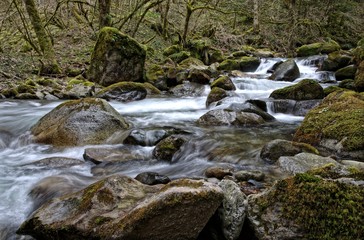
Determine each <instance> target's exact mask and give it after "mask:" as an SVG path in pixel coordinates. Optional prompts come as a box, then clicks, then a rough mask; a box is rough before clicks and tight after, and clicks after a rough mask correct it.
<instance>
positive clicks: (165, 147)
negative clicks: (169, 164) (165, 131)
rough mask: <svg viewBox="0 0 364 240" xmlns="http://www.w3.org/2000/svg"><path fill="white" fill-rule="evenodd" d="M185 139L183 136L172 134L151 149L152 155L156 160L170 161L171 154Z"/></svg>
mask: <svg viewBox="0 0 364 240" xmlns="http://www.w3.org/2000/svg"><path fill="white" fill-rule="evenodd" d="M186 142H187V140H186V138H185V137H182V136H178V135H172V136H169V137H167V138H165V139H163V140H162V141H160V142H159V143H158V144H157V145H156V146H155V148H154V150H153V156H154V157H155V158H156V159H157V160H162V161H172V159H173V155H174V154H175V153H176V152H177V151H178V150H179V149H180V148H181V147H182V145H183V144H184V143H186Z"/></svg>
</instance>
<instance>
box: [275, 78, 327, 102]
mask: <svg viewBox="0 0 364 240" xmlns="http://www.w3.org/2000/svg"><path fill="white" fill-rule="evenodd" d="M269 97H271V98H274V99H293V100H297V101H301V100H311V99H322V98H323V97H324V89H323V88H322V87H321V85H320V84H319V83H318V82H316V81H315V80H313V79H303V80H302V81H300V82H299V83H297V84H295V85H292V86H288V87H284V88H281V89H277V90H274V91H273V92H272V93H271V94H270V96H269Z"/></svg>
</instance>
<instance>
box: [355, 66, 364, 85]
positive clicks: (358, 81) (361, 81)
mask: <svg viewBox="0 0 364 240" xmlns="http://www.w3.org/2000/svg"><path fill="white" fill-rule="evenodd" d="M354 86H355V88H356V90H357V91H358V92H364V61H361V63H360V65H359V67H358V70H357V71H356V74H355V81H354Z"/></svg>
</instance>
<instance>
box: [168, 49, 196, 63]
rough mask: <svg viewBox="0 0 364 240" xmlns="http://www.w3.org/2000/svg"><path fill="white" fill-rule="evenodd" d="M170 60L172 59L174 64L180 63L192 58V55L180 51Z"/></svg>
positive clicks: (172, 55) (170, 56) (171, 56)
mask: <svg viewBox="0 0 364 240" xmlns="http://www.w3.org/2000/svg"><path fill="white" fill-rule="evenodd" d="M168 57H169V58H170V59H172V61H173V62H175V63H179V62H182V61H183V60H185V59H187V58H189V57H191V53H190V52H187V51H180V52H178V53H174V54H171V55H169V56H168Z"/></svg>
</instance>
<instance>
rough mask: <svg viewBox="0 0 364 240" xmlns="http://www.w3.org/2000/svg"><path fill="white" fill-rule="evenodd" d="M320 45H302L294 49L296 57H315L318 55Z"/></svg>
mask: <svg viewBox="0 0 364 240" xmlns="http://www.w3.org/2000/svg"><path fill="white" fill-rule="evenodd" d="M321 47H322V43H312V44H307V45H302V46H301V47H299V48H297V49H296V53H297V56H299V57H307V56H312V55H317V54H319V53H320V49H321Z"/></svg>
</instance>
